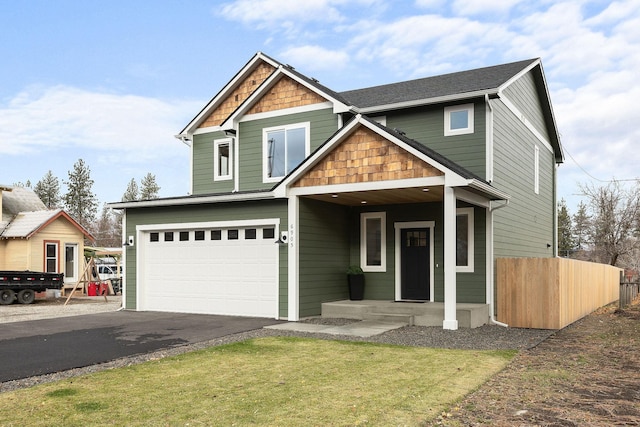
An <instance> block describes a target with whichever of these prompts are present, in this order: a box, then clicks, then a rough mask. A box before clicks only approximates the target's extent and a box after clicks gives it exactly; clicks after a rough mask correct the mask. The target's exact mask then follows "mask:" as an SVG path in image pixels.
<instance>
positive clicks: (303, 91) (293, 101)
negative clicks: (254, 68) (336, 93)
mask: <svg viewBox="0 0 640 427" xmlns="http://www.w3.org/2000/svg"><path fill="white" fill-rule="evenodd" d="M325 101H326V99H324V98H323V97H321V96H320V95H317V94H316V93H315V92H312V91H311V90H309V89H307V88H306V87H305V86H303V85H302V84H300V83H298V82H296V81H294V80H292V79H290V78H288V77H283V78H282V79H280V80H279V81H278V82H277V83H276V84H275V85H273V87H272V88H271V90H269V92H268V93H266V94H265V95H264V96H263V97H262V98H260V100H259V101H258V102H256V103H255V104H254V105H253V107H251V109H250V110H249V111H248V112H247V114H255V113H266V112H268V111H277V110H283V109H285V108H293V107H302V106H305V105H312V104H319V103H322V102H325Z"/></svg>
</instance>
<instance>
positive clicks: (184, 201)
mask: <svg viewBox="0 0 640 427" xmlns="http://www.w3.org/2000/svg"><path fill="white" fill-rule="evenodd" d="M275 198H276V197H275V194H274V193H273V192H271V191H269V192H261V193H243V194H222V195H215V196H202V197H178V198H175V199H156V200H144V201H139V202H115V203H107V206H109V207H110V208H112V209H128V208H148V207H161V206H183V205H201V204H207V203H221V202H236V201H237V202H240V201H250V200H268V199H275Z"/></svg>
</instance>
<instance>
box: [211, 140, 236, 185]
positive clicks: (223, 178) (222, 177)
mask: <svg viewBox="0 0 640 427" xmlns="http://www.w3.org/2000/svg"><path fill="white" fill-rule="evenodd" d="M225 144H228V145H229V168H228V169H229V170H228V171H227V174H226V175H221V174H220V163H219V162H218V155H219V154H220V151H219V150H220V146H221V145H225ZM232 178H233V138H224V139H216V140H214V141H213V180H214V181H228V180H230V179H232Z"/></svg>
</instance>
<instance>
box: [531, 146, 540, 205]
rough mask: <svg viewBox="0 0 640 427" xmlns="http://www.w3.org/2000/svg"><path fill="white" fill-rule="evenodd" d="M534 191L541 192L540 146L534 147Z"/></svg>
mask: <svg viewBox="0 0 640 427" xmlns="http://www.w3.org/2000/svg"><path fill="white" fill-rule="evenodd" d="M533 191H534V193H536V194H540V147H538V146H537V145H535V146H534V147H533Z"/></svg>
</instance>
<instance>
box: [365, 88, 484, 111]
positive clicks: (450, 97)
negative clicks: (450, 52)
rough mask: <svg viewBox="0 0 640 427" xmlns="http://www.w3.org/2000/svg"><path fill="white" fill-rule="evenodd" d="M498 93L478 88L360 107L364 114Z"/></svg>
mask: <svg viewBox="0 0 640 427" xmlns="http://www.w3.org/2000/svg"><path fill="white" fill-rule="evenodd" d="M495 93H497V90H496V89H489V90H478V91H474V92H464V93H458V94H453V95H444V96H436V97H434V98H422V99H416V100H413V101H405V102H398V103H395V104H385V105H374V106H373V107H364V108H360V109H359V110H358V111H359V112H360V113H362V114H369V113H376V112H379V111H389V110H399V109H404V108H411V107H418V106H421V105H430V104H441V103H444V102H454V101H463V100H467V99H470V98H481V97H484V96H485V95H492V94H495Z"/></svg>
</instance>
